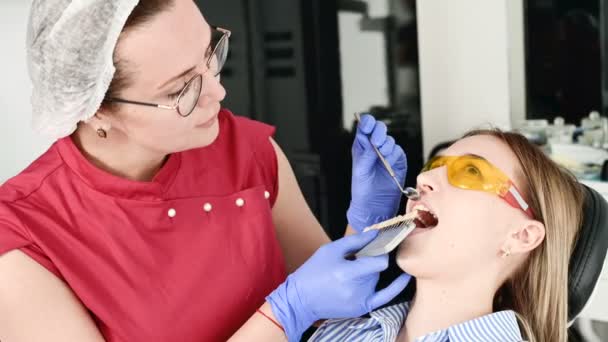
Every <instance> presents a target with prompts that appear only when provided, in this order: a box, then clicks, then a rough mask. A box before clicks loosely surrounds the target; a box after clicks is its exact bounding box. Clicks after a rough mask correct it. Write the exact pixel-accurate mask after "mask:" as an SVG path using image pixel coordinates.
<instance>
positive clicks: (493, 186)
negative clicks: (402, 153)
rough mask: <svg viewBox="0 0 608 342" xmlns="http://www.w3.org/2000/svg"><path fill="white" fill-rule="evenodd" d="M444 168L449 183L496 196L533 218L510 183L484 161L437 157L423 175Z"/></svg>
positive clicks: (469, 157) (529, 209)
mask: <svg viewBox="0 0 608 342" xmlns="http://www.w3.org/2000/svg"><path fill="white" fill-rule="evenodd" d="M442 166H445V167H446V168H447V174H448V182H449V183H450V184H451V185H452V186H455V187H457V188H460V189H465V190H477V191H484V192H488V193H491V194H495V195H498V197H500V198H502V199H504V200H505V201H506V202H507V203H509V205H510V206H512V207H514V208H516V209H521V210H523V211H524V213H526V215H528V217H530V218H531V219H534V213H533V212H532V209H531V208H530V206H529V205H528V203H526V201H525V200H524V198H523V196H522V195H521V192H520V191H519V190H518V189H517V187H516V186H515V184H514V183H513V181H511V179H509V177H507V176H506V175H505V174H504V173H503V172H502V171H500V170H499V169H498V168H497V167H496V166H494V165H492V164H490V162H489V161H487V160H486V159H484V158H482V157H479V156H475V155H468V154H467V155H463V156H437V157H434V158H433V159H431V160H429V162H428V163H426V165H425V166H424V168H423V169H422V172H426V171H429V170H433V169H436V168H438V167H442Z"/></svg>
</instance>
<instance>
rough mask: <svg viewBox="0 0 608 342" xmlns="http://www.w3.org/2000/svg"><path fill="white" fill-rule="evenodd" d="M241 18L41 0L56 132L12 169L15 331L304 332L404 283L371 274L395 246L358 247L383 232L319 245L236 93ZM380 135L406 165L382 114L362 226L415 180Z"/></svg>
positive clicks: (165, 336) (363, 171) (38, 22)
mask: <svg viewBox="0 0 608 342" xmlns="http://www.w3.org/2000/svg"><path fill="white" fill-rule="evenodd" d="M230 34H231V33H230V31H229V30H226V29H222V28H218V27H212V26H210V25H209V24H208V23H207V22H206V21H205V19H204V18H203V16H202V14H201V12H200V11H199V9H198V8H197V7H196V5H195V4H194V2H193V1H191V0H145V1H141V2H140V1H138V0H103V1H102V0H87V1H85V0H35V1H33V2H32V10H31V14H30V20H29V27H28V37H27V52H28V66H29V71H30V77H31V79H32V84H33V93H32V105H33V107H32V110H33V117H34V127H35V128H36V129H37V130H38V131H39V132H41V133H45V134H46V135H50V136H52V137H54V138H55V139H57V141H56V142H55V143H54V144H53V145H52V146H51V147H50V148H49V150H48V151H47V152H45V153H44V154H43V155H42V156H41V157H40V158H38V159H37V160H36V161H34V162H33V163H32V164H31V165H30V166H29V167H28V168H27V169H26V170H25V171H23V172H22V173H20V174H19V175H17V176H16V177H14V178H12V179H10V180H9V181H7V182H6V183H5V184H4V185H2V187H0V340H2V341H3V342H19V341H38V340H44V341H85V342H86V341H103V340H105V341H108V342H109V341H148V342H150V341H152V342H154V341H169V340H171V341H186V342H187V341H225V340H227V339H228V338H230V337H231V336H233V335H234V337H233V338H234V339H235V340H238V339H241V340H272V339H273V338H274V336H276V337H277V338H278V339H281V338H285V336H288V338H289V339H290V340H297V338H298V336H299V335H300V334H301V333H302V331H303V330H304V329H306V327H307V326H309V325H310V324H312V323H313V322H314V321H315V320H317V319H321V318H336V317H351V316H358V315H360V314H362V313H365V312H368V311H370V310H372V309H374V308H375V307H377V306H378V305H381V304H383V303H384V302H386V301H388V300H389V299H390V298H391V297H393V296H394V295H396V293H398V292H399V291H400V290H401V289H402V288H403V287H404V286H405V283H406V282H407V276H404V277H402V278H400V279H399V280H398V281H397V282H396V283H395V284H394V285H393V286H390V287H389V288H388V289H387V290H384V291H381V292H379V293H375V292H374V286H375V283H376V281H377V277H378V272H379V271H380V270H381V269H383V268H385V267H386V264H387V261H386V256H384V257H378V258H372V259H365V258H364V259H361V260H354V261H348V260H344V255H346V254H348V253H349V252H351V251H354V250H357V249H359V248H361V247H362V246H363V245H365V244H366V243H367V242H369V241H370V239H372V235H373V234H371V235H367V234H362V235H355V236H352V237H348V238H345V239H344V240H340V241H338V242H335V243H331V244H329V245H326V246H325V247H322V248H319V247H321V246H322V245H325V244H327V243H328V242H329V238H328V237H327V235H326V234H325V233H324V231H323V229H322V228H321V226H320V225H319V223H318V222H317V221H316V220H315V218H314V216H313V215H312V214H311V212H310V210H309V208H308V206H307V205H306V202H305V201H304V199H303V196H302V194H301V192H300V189H299V188H298V186H297V182H296V180H295V177H294V175H293V171H292V170H291V168H290V166H289V163H288V161H287V159H286V158H285V155H284V154H283V152H282V150H281V149H280V147H279V146H278V145H277V144H276V143H275V142H274V140H272V138H271V136H272V134H273V132H274V129H273V128H272V127H269V126H267V125H264V124H262V123H259V122H255V121H252V120H248V119H245V118H242V117H238V116H235V115H233V114H232V113H230V112H229V111H228V110H225V109H221V106H220V102H221V101H222V100H223V98H224V96H225V90H224V88H223V87H222V85H221V84H220V82H219V74H220V71H221V69H222V66H223V65H224V62H225V61H226V57H227V54H228V42H229V39H230ZM5 81H7V80H5ZM368 136H371V140H372V141H373V143H374V144H375V145H376V146H377V147H379V148H380V150H381V152H382V153H383V155H385V156H386V157H387V159H388V160H389V162H390V163H391V164H392V165H393V168H394V169H395V170H396V171H397V172H398V173H399V177H401V179H404V176H405V168H406V162H405V154H404V153H403V150H401V148H400V147H398V146H396V145H395V143H394V140H393V139H392V138H390V137H387V135H386V127H385V126H384V125H382V124H378V123H376V122H375V121H374V120H373V118H371V117H369V116H367V117H366V118H365V119H364V121H363V122H362V124H361V125H360V127H359V132H358V134H357V139H356V141H355V143H354V146H353V154H354V166H353V179H352V184H353V189H352V202H351V206H350V209H349V211H348V213H347V216H348V220H349V223H350V225H351V226H352V227H353V228H354V229H355V230H361V229H362V228H363V227H365V226H367V225H369V224H372V223H375V222H377V221H378V220H381V219H382V218H385V217H388V216H391V215H393V214H394V213H395V211H396V208H397V205H398V199H399V198H400V193H399V192H398V190H397V189H396V188H395V187H394V186H393V184H392V183H391V182H392V181H391V179H390V178H389V176H388V175H387V174H386V173H385V172H384V170H383V169H382V165H381V164H380V163H378V161H377V159H376V158H377V157H376V156H375V153H374V152H373V149H372V148H371V145H370V144H369V143H368V142H367V141H368ZM317 250H318V251H317ZM315 251H317V252H316V253H315V254H314V256H312V258H311V255H313V253H314V252H315ZM309 258H310V260H309V261H307V262H306V263H305V261H306V260H307V259H309ZM288 273H292V275H291V276H289V277H287V274H288ZM269 294H270V295H269ZM267 296H268V298H267V304H264V302H265V298H266V297H267ZM258 310H259V311H258ZM274 322H276V323H277V325H279V326H280V327H281V329H279V328H278V327H277V326H275V324H274ZM272 329H274V330H272ZM282 329H284V330H285V332H283V331H282ZM237 331H238V333H236V335H235V332H237Z"/></svg>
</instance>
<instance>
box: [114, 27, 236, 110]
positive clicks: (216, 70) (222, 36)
mask: <svg viewBox="0 0 608 342" xmlns="http://www.w3.org/2000/svg"><path fill="white" fill-rule="evenodd" d="M211 28H212V29H213V32H212V35H211V36H212V37H211V46H213V52H212V53H211V55H210V56H209V58H208V59H207V61H206V67H207V69H206V70H205V72H204V73H207V72H211V74H212V75H213V77H217V76H219V74H220V72H222V69H223V68H224V64H226V59H228V48H229V47H230V41H229V39H230V35H231V34H232V33H231V32H230V31H229V30H226V29H224V28H221V27H217V26H212V27H211ZM204 73H203V74H204ZM203 74H196V75H194V77H192V78H191V79H190V80H189V81H188V82H187V83H186V85H185V86H184V88H182V90H181V91H180V92H179V93H178V94H179V95H177V98H176V100H175V103H174V104H173V105H162V104H156V103H148V102H140V101H132V100H125V99H120V98H107V99H106V100H107V101H109V102H117V103H127V104H133V105H139V106H148V107H156V108H160V109H169V110H177V113H178V114H179V115H181V116H182V117H186V116H188V115H190V114H192V111H194V108H195V107H196V104H197V102H198V100H199V98H200V97H201V93H202V90H203Z"/></svg>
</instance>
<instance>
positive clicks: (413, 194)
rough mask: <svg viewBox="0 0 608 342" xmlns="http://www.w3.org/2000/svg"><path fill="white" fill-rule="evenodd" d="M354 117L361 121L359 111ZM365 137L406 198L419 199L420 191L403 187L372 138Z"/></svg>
mask: <svg viewBox="0 0 608 342" xmlns="http://www.w3.org/2000/svg"><path fill="white" fill-rule="evenodd" d="M355 119H357V122H361V114H360V113H359V112H355ZM367 138H368V140H369V142H370V144H371V145H372V147H373V148H374V151H376V154H377V155H378V158H380V160H381V161H382V164H383V165H384V168H385V169H386V171H387V172H388V173H389V174H390V175H391V177H392V178H393V180H394V181H395V183H396V184H397V187H399V190H400V191H401V192H402V193H403V194H404V195H405V197H407V198H408V199H411V200H413V201H417V200H419V199H420V193H419V192H418V190H416V189H414V188H411V187H407V188H405V189H404V188H403V187H402V186H401V184H400V183H399V180H398V179H397V176H396V175H395V171H393V168H392V167H391V165H390V164H389V163H388V162H387V161H386V159H384V156H382V153H380V151H379V150H378V148H377V147H376V146H374V144H373V143H372V138H371V137H369V136H368V137H367Z"/></svg>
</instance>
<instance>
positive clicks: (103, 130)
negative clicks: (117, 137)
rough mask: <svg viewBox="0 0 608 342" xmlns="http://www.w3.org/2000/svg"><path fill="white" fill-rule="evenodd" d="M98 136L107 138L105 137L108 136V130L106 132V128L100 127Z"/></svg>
mask: <svg viewBox="0 0 608 342" xmlns="http://www.w3.org/2000/svg"><path fill="white" fill-rule="evenodd" d="M97 136H98V137H100V138H102V139H105V138H107V137H108V132H106V130H105V129H103V128H98V129H97Z"/></svg>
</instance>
